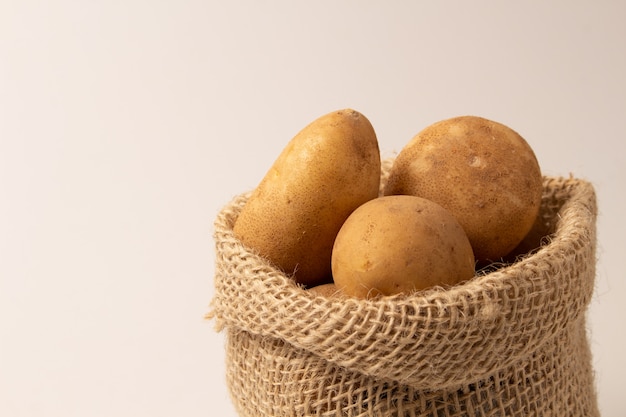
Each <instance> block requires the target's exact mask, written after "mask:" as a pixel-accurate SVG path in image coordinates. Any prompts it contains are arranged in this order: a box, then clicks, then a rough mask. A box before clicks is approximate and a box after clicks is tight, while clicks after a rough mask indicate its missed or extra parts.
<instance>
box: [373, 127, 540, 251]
mask: <svg viewBox="0 0 626 417" xmlns="http://www.w3.org/2000/svg"><path fill="white" fill-rule="evenodd" d="M384 194H385V195H392V194H409V195H415V196H420V197H424V198H427V199H430V200H432V201H435V202H437V203H439V204H440V205H442V206H443V207H444V208H446V209H447V210H449V211H450V212H451V213H452V214H453V215H454V216H455V217H456V218H457V219H458V221H459V222H460V223H461V225H462V226H463V228H464V230H465V232H466V233H467V236H468V237H469V240H470V242H471V244H472V247H473V249H474V255H475V256H476V260H477V261H479V262H486V263H488V262H490V261H498V260H500V259H501V258H502V257H504V256H505V255H507V254H508V253H509V252H510V251H511V250H512V249H513V248H515V247H516V246H517V244H518V243H520V241H521V240H522V239H523V238H524V236H526V234H527V233H528V231H529V230H530V228H531V227H532V225H533V222H534V221H535V218H536V217H537V213H538V211H539V206H540V203H541V194H542V175H541V171H540V169H539V164H538V162H537V159H536V157H535V154H534V152H533V150H532V149H531V147H530V146H529V145H528V143H527V142H526V141H525V140H524V138H522V137H521V136H520V135H519V134H518V133H517V132H515V131H513V130H512V129H510V128H509V127H507V126H505V125H503V124H500V123H497V122H494V121H491V120H487V119H484V118H481V117H476V116H462V117H455V118H452V119H447V120H443V121H440V122H437V123H434V124H432V125H430V126H428V127H427V128H425V129H424V130H422V131H421V132H419V133H418V134H417V135H416V136H415V137H413V139H411V141H410V142H409V143H408V144H407V145H406V146H405V147H404V148H403V149H402V150H401V151H400V153H399V154H398V156H397V158H396V159H395V161H394V163H393V166H392V168H391V170H390V173H389V179H388V182H387V184H386V186H385V189H384Z"/></svg>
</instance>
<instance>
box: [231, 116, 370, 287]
mask: <svg viewBox="0 0 626 417" xmlns="http://www.w3.org/2000/svg"><path fill="white" fill-rule="evenodd" d="M379 185H380V152H379V148H378V141H377V138H376V134H375V132H374V129H373V127H372V125H371V123H370V122H369V120H368V119H367V118H366V117H365V116H364V115H362V114H361V113H359V112H357V111H355V110H351V109H346V110H339V111H336V112H333V113H329V114H327V115H324V116H322V117H320V118H318V119H317V120H315V121H313V122H312V123H311V124H309V125H308V126H306V127H305V128H304V129H302V130H301V131H300V132H299V133H298V134H297V135H296V136H294V137H293V139H291V141H290V142H289V143H288V144H287V146H286V147H285V149H283V151H282V152H281V154H280V155H279V156H278V158H277V159H276V161H275V162H274V164H273V165H272V167H271V168H270V170H269V171H268V172H267V174H266V175H265V177H264V178H263V179H262V180H261V182H260V184H259V185H258V186H257V187H256V188H255V190H254V191H253V192H252V194H251V196H250V198H249V200H248V201H247V203H246V205H245V206H244V207H243V209H242V211H241V213H240V215H239V217H238V219H237V220H236V222H235V225H234V228H233V232H234V234H235V236H236V237H237V238H238V239H240V240H241V242H242V243H243V244H244V245H246V246H248V247H249V248H252V249H254V250H255V251H257V252H258V253H259V254H261V255H263V256H264V257H266V258H267V259H268V260H269V261H271V262H272V263H274V264H275V265H276V266H277V267H279V268H280V269H282V270H283V271H284V272H285V273H287V274H290V275H292V276H293V278H294V279H295V280H296V282H298V283H301V284H304V285H307V286H314V285H319V284H321V283H324V282H330V281H332V279H331V278H330V277H331V269H330V257H331V252H332V246H333V242H334V240H335V236H336V235H337V232H338V231H339V228H340V227H341V225H342V224H343V222H344V221H345V219H346V218H347V217H348V215H350V213H352V211H353V210H354V209H356V208H357V207H358V206H360V205H361V204H363V203H364V202H366V201H368V200H371V199H372V198H376V197H377V196H378V193H379Z"/></svg>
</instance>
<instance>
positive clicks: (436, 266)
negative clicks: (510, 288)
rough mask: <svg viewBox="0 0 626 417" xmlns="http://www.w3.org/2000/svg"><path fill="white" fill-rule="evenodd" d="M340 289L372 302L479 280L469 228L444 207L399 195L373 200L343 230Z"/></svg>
mask: <svg viewBox="0 0 626 417" xmlns="http://www.w3.org/2000/svg"><path fill="white" fill-rule="evenodd" d="M331 262H332V273H333V279H334V282H335V285H336V286H337V287H338V288H339V289H340V290H341V291H342V292H343V293H344V294H346V295H348V296H354V297H359V298H371V297H376V296H378V295H392V294H397V293H409V292H412V291H416V290H422V289H426V288H429V287H433V286H443V287H445V286H451V285H455V284H457V283H459V282H461V281H465V280H468V279H470V278H472V277H473V276H474V255H473V253H472V247H471V245H470V243H469V240H468V238H467V236H466V235H465V232H464V231H463V228H462V227H461V225H460V224H459V223H458V221H457V220H456V219H455V218H454V217H453V216H452V214H450V213H449V212H448V211H446V210H445V209H444V208H443V207H441V206H440V205H438V204H436V203H434V202H432V201H430V200H426V199H424V198H420V197H415V196H408V195H394V196H385V197H379V198H377V199H374V200H370V201H368V202H367V203H365V204H363V205H362V206H360V207H359V208H357V209H356V210H355V211H354V212H353V213H352V214H351V215H350V216H349V217H348V219H347V220H346V222H345V223H344V224H343V226H342V227H341V229H340V230H339V233H338V234H337V238H336V240H335V244H334V247H333V253H332V261H331Z"/></svg>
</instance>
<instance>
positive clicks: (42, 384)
mask: <svg viewBox="0 0 626 417" xmlns="http://www.w3.org/2000/svg"><path fill="white" fill-rule="evenodd" d="M625 17H626V3H624V2H623V1H608V0H603V1H596V2H581V1H552V2H539V1H531V2H519V3H512V2H507V3H505V2H497V1H474V2H461V1H458V2H456V1H453V2H450V1H443V2H382V1H381V2H372V1H358V2H357V1H333V2H331V1H316V2H287V1H282V2H278V1H262V2H261V1H259V2H257V1H236V2H226V1H224V2H215V1H207V0H201V1H200V0H198V1H192V0H185V1H178V2H175V1H147V0H146V1H140V0H130V1H106V2H105V1H72V0H60V1H56V2H45V1H17V0H15V1H8V2H7V1H4V2H1V3H0V415H2V416H13V417H17V416H47V417H52V416H63V417H69V416H123V415H129V416H131V415H132V416H151V417H161V416H163V417H166V416H189V417H193V416H224V417H228V416H234V415H235V413H234V411H233V408H232V405H231V403H230V401H229V398H228V394H227V391H226V388H225V385H224V367H223V356H224V352H223V339H222V336H221V335H219V334H216V333H214V332H213V329H212V326H211V324H208V323H206V322H205V321H204V320H203V314H204V313H205V312H206V311H207V305H208V303H209V300H210V297H211V294H212V274H213V260H214V252H213V241H212V236H211V233H212V222H213V219H214V217H215V215H216V214H217V211H218V210H219V209H220V207H222V206H223V205H224V204H226V203H227V202H228V201H229V200H230V198H231V197H232V196H234V195H235V194H238V193H241V192H244V191H247V190H249V189H251V188H252V187H254V186H255V185H256V184H257V183H258V181H259V180H260V179H261V177H262V176H263V174H264V173H265V171H266V170H267V169H268V168H269V166H270V165H271V163H272V162H273V160H274V158H275V157H276V156H277V155H278V153H279V152H280V150H281V149H282V148H283V146H284V145H285V144H286V142H287V141H288V140H289V139H290V138H291V137H292V136H293V135H294V134H295V133H297V131H298V130H300V129H301V128H302V127H304V125H305V124H307V123H309V122H310V121H311V120H313V119H314V118H316V117H318V116H320V115H322V114H324V113H327V112H329V111H332V110H336V109H339V108H343V107H352V108H354V109H357V110H359V111H361V112H362V113H364V114H365V115H366V116H367V117H368V118H369V119H370V120H371V122H372V124H373V125H374V127H375V129H376V131H377V134H378V138H379V142H380V147H381V150H382V151H383V154H384V155H389V154H391V153H392V152H394V151H398V150H399V149H401V147H402V146H403V145H404V144H405V143H406V142H407V141H408V139H409V138H410V137H411V136H413V135H414V134H415V133H417V131H418V130H420V129H421V128H423V127H425V126H426V125H428V124H430V123H432V122H435V121H437V120H440V119H443V118H447V117H451V116H456V115H461V114H475V115H480V116H484V117H488V118H491V119H494V120H497V121H500V122H502V123H505V124H507V125H509V126H511V127H513V128H514V129H515V130H517V131H518V132H520V133H521V134H522V135H523V136H524V137H525V138H526V139H527V140H528V142H529V143H530V144H531V146H533V148H534V149H535V152H536V154H537V156H538V159H539V161H540V164H541V166H542V168H543V170H544V173H546V174H550V175H569V174H570V173H571V174H573V175H575V176H577V177H581V178H585V179H588V180H590V181H592V182H593V183H594V184H595V186H596V189H597V192H598V200H599V204H600V217H599V219H598V227H599V250H598V274H597V288H596V293H595V296H594V298H593V301H592V305H591V308H590V317H589V319H590V320H589V325H590V339H591V343H592V347H593V353H594V359H593V362H594V367H595V369H596V372H597V383H598V392H599V401H600V406H601V410H602V412H603V415H604V416H624V415H626V402H625V401H624V399H623V375H624V374H625V373H626V362H625V359H624V354H623V352H624V350H625V349H626V344H625V339H624V318H625V315H626V314H625V313H626V303H625V302H624V301H623V298H624V294H625V293H626V284H625V278H626V277H625V272H624V271H625V269H624V266H623V265H624V254H625V253H626V248H625V244H624V239H623V238H622V236H623V235H624V234H625V233H626V230H625V226H624V221H623V214H624V212H625V211H626V202H625V200H624V193H623V189H624V187H623V181H624V180H625V179H626V170H625V168H624V165H625V163H626V161H625V160H624V154H625V150H626V145H624V143H625V141H626V134H625V133H624V132H625V129H624V126H625V124H624V123H625V120H626V82H625V81H624V77H625V75H624V74H626V47H625V40H626V26H625V25H624V18H625Z"/></svg>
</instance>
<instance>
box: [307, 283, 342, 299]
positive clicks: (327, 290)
mask: <svg viewBox="0 0 626 417" xmlns="http://www.w3.org/2000/svg"><path fill="white" fill-rule="evenodd" d="M307 291H308V292H309V293H311V294H314V295H320V296H322V297H327V298H340V297H344V294H343V292H342V291H341V290H340V289H339V288H338V287H337V285H335V283H334V282H329V283H327V284H322V285H316V286H315V287H311V288H308V289H307Z"/></svg>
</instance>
